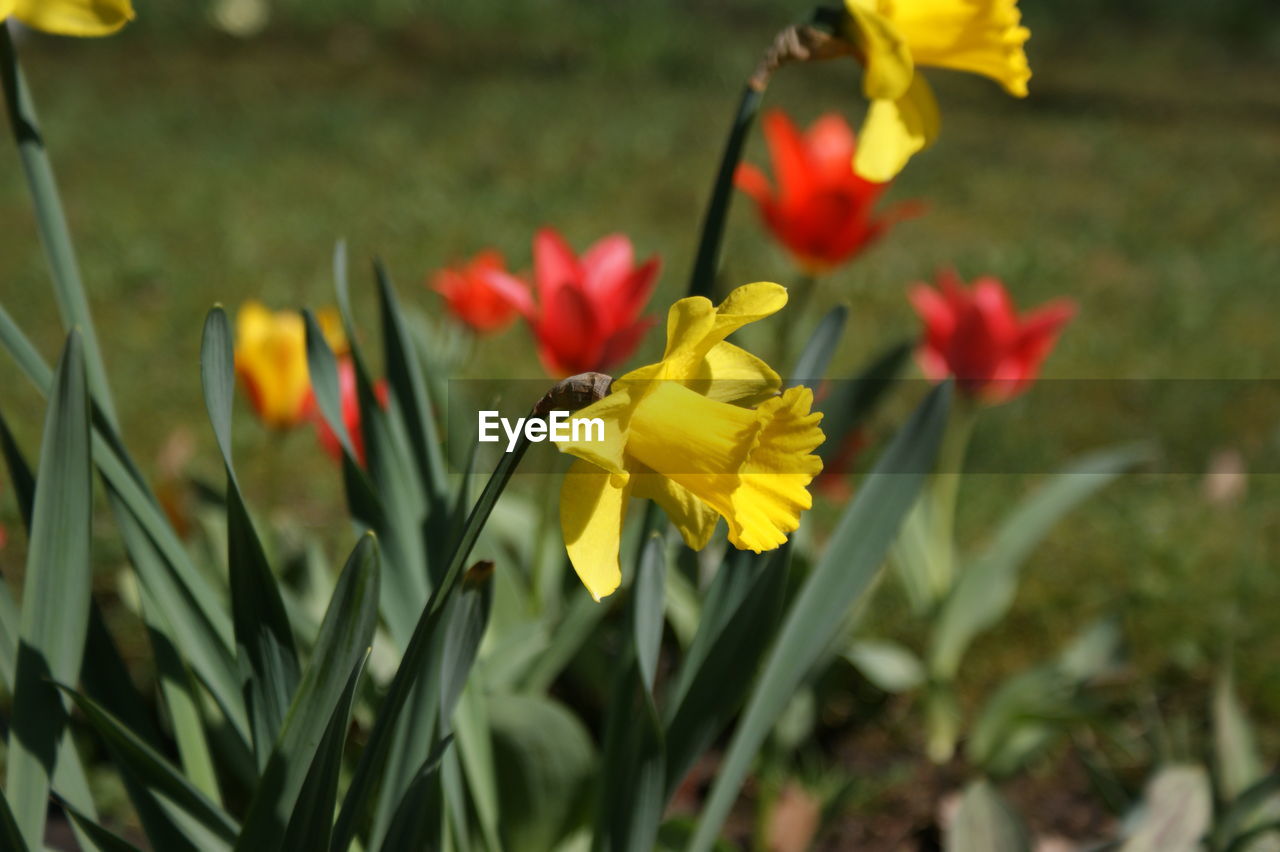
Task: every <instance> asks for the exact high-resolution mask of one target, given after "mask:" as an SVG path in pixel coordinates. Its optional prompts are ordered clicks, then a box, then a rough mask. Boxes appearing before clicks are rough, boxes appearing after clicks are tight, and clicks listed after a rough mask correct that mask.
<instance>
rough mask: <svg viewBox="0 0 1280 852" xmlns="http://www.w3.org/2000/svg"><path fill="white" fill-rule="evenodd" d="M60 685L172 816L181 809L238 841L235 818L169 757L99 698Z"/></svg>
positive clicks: (216, 834)
mask: <svg viewBox="0 0 1280 852" xmlns="http://www.w3.org/2000/svg"><path fill="white" fill-rule="evenodd" d="M60 688H61V689H62V690H63V691H64V692H65V693H66V694H67V695H69V696H70V697H71V699H72V700H73V701H75V703H76V706H77V707H79V708H80V712H82V713H83V714H84V716H85V719H86V720H87V721H88V723H89V725H90V727H92V728H93V729H94V731H96V732H97V734H98V736H100V737H101V738H102V740H103V742H104V743H105V744H106V746H107V749H108V751H110V752H111V754H112V757H113V759H114V760H115V761H116V762H117V763H118V764H119V765H120V767H121V769H122V770H123V771H128V772H130V773H132V774H133V775H134V777H135V778H137V779H138V780H139V781H140V782H141V783H143V784H145V785H146V786H147V788H148V789H149V790H150V791H151V792H152V793H153V794H154V795H155V796H156V797H157V798H158V799H160V800H161V801H162V802H164V803H165V804H166V805H167V807H166V810H167V811H168V812H169V813H170V815H171V816H173V815H176V813H177V812H181V813H183V814H185V815H187V816H188V817H190V818H191V819H192V820H194V822H195V823H196V824H198V825H201V826H203V827H205V828H206V829H207V830H208V831H209V832H210V834H211V836H212V837H214V838H216V839H217V840H219V841H220V842H221V843H223V844H228V845H229V844H231V843H233V842H234V841H235V838H236V835H237V833H238V832H239V826H238V825H237V824H236V822H235V820H233V819H232V818H231V817H230V816H228V815H227V814H226V812H225V811H223V810H222V809H221V808H220V807H218V806H217V805H216V804H215V803H214V802H212V801H211V800H210V799H209V797H208V796H206V795H205V794H204V793H202V792H200V790H199V789H197V788H196V786H195V785H194V784H192V783H191V782H190V781H189V780H187V778H186V776H184V775H183V774H182V773H181V772H180V771H178V769H177V768H175V767H174V766H173V765H172V764H171V763H169V761H168V760H166V759H165V758H164V757H163V756H161V755H160V754H159V753H158V752H156V751H155V750H154V749H153V748H151V746H149V745H147V744H146V743H144V742H143V741H142V740H140V739H139V738H138V737H137V736H136V735H135V734H134V733H133V732H132V731H130V730H129V729H128V728H127V727H125V726H124V724H123V723H121V722H120V720H119V719H117V718H116V717H115V716H112V715H111V714H110V713H108V712H107V711H106V710H105V709H103V708H102V706H101V705H99V704H98V703H97V702H96V701H94V700H93V699H91V698H89V697H88V696H85V695H83V694H81V693H78V692H76V691H75V690H73V689H70V688H69V687H66V686H62V687H60Z"/></svg>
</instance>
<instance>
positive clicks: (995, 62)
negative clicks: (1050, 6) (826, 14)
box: [845, 0, 1031, 182]
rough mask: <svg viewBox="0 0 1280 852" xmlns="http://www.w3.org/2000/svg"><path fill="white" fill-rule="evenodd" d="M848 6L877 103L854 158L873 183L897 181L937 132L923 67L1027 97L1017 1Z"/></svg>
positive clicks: (859, 1)
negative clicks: (976, 77) (987, 81)
mask: <svg viewBox="0 0 1280 852" xmlns="http://www.w3.org/2000/svg"><path fill="white" fill-rule="evenodd" d="M845 9H846V11H847V13H848V14H847V16H846V27H847V30H848V31H847V33H846V35H847V37H848V39H849V40H850V41H852V42H853V44H854V45H855V46H856V48H857V52H858V54H859V55H860V56H861V58H862V60H863V64H864V65H865V66H866V74H865V76H864V78H863V91H864V93H865V94H866V96H867V98H868V99H869V100H870V101H871V107H870V109H869V110H868V111H867V117H866V121H865V122H864V124H863V127H862V132H861V134H859V137H858V151H857V154H856V157H855V159H854V170H855V171H857V172H858V174H860V175H862V176H863V177H865V178H867V179H868V180H874V181H880V182H884V181H888V180H890V179H892V178H893V176H894V175H896V174H897V173H898V172H899V171H901V170H902V167H903V166H904V165H906V162H907V160H909V159H910V158H911V156H912V155H913V154H915V153H916V152H918V151H920V150H923V149H924V148H926V147H928V146H929V145H930V144H932V143H933V140H934V139H935V138H936V137H937V135H938V127H939V118H938V104H937V101H936V100H935V99H934V96H933V90H932V89H931V88H930V87H929V84H928V82H926V81H925V79H924V77H923V76H922V75H921V74H920V73H919V71H918V68H919V66H926V65H932V66H935V67H939V68H950V69H952V70H956V71H968V72H970V73H973V74H982V75H983V76H986V77H990V78H991V79H993V80H995V81H996V82H997V83H999V84H1000V85H1001V86H1003V87H1004V89H1005V91H1007V92H1008V93H1009V94H1011V95H1013V96H1015V97H1019V98H1022V97H1026V95H1027V81H1028V80H1029V79H1031V68H1030V66H1029V65H1028V64H1027V55H1026V53H1025V51H1024V50H1023V44H1024V43H1025V42H1026V41H1027V39H1028V38H1030V36H1031V33H1030V31H1029V30H1028V29H1027V28H1026V27H1024V26H1022V16H1021V14H1020V13H1019V11H1018V0H845Z"/></svg>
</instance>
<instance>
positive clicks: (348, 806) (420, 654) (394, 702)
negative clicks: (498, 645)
mask: <svg viewBox="0 0 1280 852" xmlns="http://www.w3.org/2000/svg"><path fill="white" fill-rule="evenodd" d="M528 448H529V444H528V441H524V440H522V441H520V442H518V443H517V444H516V446H515V448H514V449H513V451H512V452H510V453H507V454H505V455H504V456H503V457H502V460H501V461H500V462H499V463H498V466H497V468H496V469H495V470H494V472H493V475H492V476H490V477H489V481H488V482H487V483H486V484H485V487H484V491H482V492H481V493H480V497H479V498H478V499H477V500H476V505H475V507H474V508H473V509H472V510H471V514H470V515H469V516H468V517H467V521H466V523H465V524H463V526H462V530H461V532H460V533H459V536H458V543H457V545H456V546H455V548H454V551H453V556H452V558H451V559H450V561H449V566H448V569H447V570H446V571H445V574H444V578H443V580H442V581H441V583H440V585H438V586H437V587H436V588H435V590H434V591H433V592H432V593H431V597H430V598H429V599H428V600H427V605H426V606H425V607H423V609H422V615H421V616H420V617H419V619H418V624H417V626H416V627H415V628H414V631H413V635H412V637H410V640H409V644H408V646H407V647H406V648H405V652H404V656H403V657H402V658H401V660H400V666H399V667H398V668H397V669H396V674H395V677H393V678H392V680H391V685H390V687H388V689H387V695H386V697H385V698H384V699H383V702H382V706H381V707H380V708H379V711H378V716H377V719H376V720H375V722H374V726H373V730H372V731H371V732H370V734H369V740H368V743H367V744H366V746H365V749H364V752H363V753H362V754H361V755H360V762H359V763H358V764H357V765H356V771H355V775H354V776H353V777H352V780H351V785H350V786H349V787H348V788H347V795H346V797H345V798H344V799H343V803H342V811H341V813H339V815H338V822H337V825H336V826H335V827H334V833H333V842H332V844H331V848H332V849H334V850H346V849H347V847H348V846H350V844H351V841H352V840H353V839H354V837H355V834H356V830H357V827H358V825H359V824H360V822H361V821H362V820H363V819H364V818H365V815H366V814H367V813H368V808H369V805H370V803H371V802H372V801H373V800H374V798H375V797H376V793H377V784H378V781H379V780H380V778H381V777H382V773H383V770H384V767H385V766H386V764H387V760H388V758H389V756H390V751H391V746H392V743H393V742H394V740H395V738H394V734H395V732H396V730H397V722H398V721H399V717H400V714H401V712H402V711H403V710H404V708H405V706H406V705H407V704H408V703H409V698H410V696H411V694H412V693H413V692H414V685H415V683H416V681H417V680H418V678H419V677H420V676H421V675H422V673H423V672H424V671H426V669H427V667H428V662H429V661H430V658H429V656H428V653H427V652H428V650H429V649H430V648H431V647H432V640H433V637H434V635H435V633H436V630H437V629H438V627H439V625H440V623H441V620H442V615H443V613H444V611H445V605H446V604H447V603H448V602H449V599H450V598H451V597H452V595H453V593H454V591H455V590H456V588H457V586H458V583H459V582H460V581H461V579H462V571H463V567H464V566H465V565H466V563H467V559H468V558H470V555H471V549H472V548H473V547H474V546H475V543H476V539H477V538H479V536H480V531H481V530H482V529H483V528H484V525H485V522H486V521H488V519H489V515H490V513H492V512H493V507H494V505H495V504H496V503H497V502H498V498H499V497H500V496H501V495H502V491H503V489H505V488H506V486H507V483H508V482H509V481H510V479H511V474H512V473H514V472H515V469H516V467H517V466H518V465H519V464H520V459H521V458H523V456H524V453H525V452H526V451H527V450H528Z"/></svg>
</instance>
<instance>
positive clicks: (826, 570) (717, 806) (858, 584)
mask: <svg viewBox="0 0 1280 852" xmlns="http://www.w3.org/2000/svg"><path fill="white" fill-rule="evenodd" d="M950 403H951V384H950V383H944V384H942V385H939V386H938V387H937V388H934V389H933V391H931V392H930V394H929V396H928V397H927V398H926V399H925V401H924V402H923V403H921V404H920V407H919V408H917V409H916V411H915V413H914V414H913V415H912V416H911V419H910V420H909V421H908V422H907V423H906V425H904V426H903V427H902V428H901V429H900V430H899V431H898V434H897V435H896V436H894V439H893V442H892V443H891V444H890V446H889V448H888V449H887V450H886V451H885V453H884V455H883V456H882V457H881V458H880V460H879V462H878V463H877V464H876V466H875V468H874V469H873V470H872V472H871V473H870V474H869V475H868V476H867V478H866V479H865V480H864V481H863V482H862V484H861V486H860V487H859V489H858V494H857V496H856V497H855V498H854V500H853V502H852V503H851V504H850V505H849V507H848V508H847V509H846V510H845V511H844V513H843V515H842V516H841V518H840V522H839V524H838V526H837V527H836V530H835V532H834V533H833V534H832V536H831V539H830V541H829V542H828V544H827V549H826V551H825V552H824V554H823V556H822V558H821V559H820V560H819V561H818V563H817V565H815V566H814V569H813V571H812V573H810V574H809V576H808V578H806V580H805V583H804V585H803V586H802V587H801V589H800V592H799V594H798V595H797V597H796V599H795V601H794V603H793V604H792V605H791V607H790V609H789V610H788V611H787V613H786V616H785V619H784V621H783V625H782V628H781V632H780V634H779V636H778V639H777V641H776V642H775V643H774V645H773V647H772V648H771V649H770V651H769V654H768V656H767V658H766V660H765V664H764V670H763V672H762V673H761V675H760V678H759V680H758V681H757V682H756V684H755V687H754V689H753V690H752V693H751V696H750V698H749V699H748V701H747V706H746V710H745V711H744V712H743V716H742V719H741V721H740V722H739V724H738V728H737V731H736V732H735V733H734V737H733V740H732V741H731V742H730V744H729V748H728V751H727V752H726V754H725V759H724V763H723V764H722V765H721V767H720V773H719V774H718V775H717V776H716V780H715V784H714V785H713V786H712V789H711V794H710V797H709V798H708V800H707V804H706V806H705V808H704V810H703V814H702V819H701V820H700V821H699V823H698V831H697V834H695V835H694V839H693V841H692V842H691V843H690V847H689V848H690V849H691V850H696V852H706V851H707V850H709V849H711V847H712V846H713V844H714V843H715V839H716V835H717V834H719V832H720V826H721V825H723V824H724V819H725V817H726V816H728V814H729V809H730V808H731V807H732V805H733V801H734V799H735V798H736V797H737V794H738V790H739V789H740V788H741V786H742V782H743V781H744V780H745V779H746V777H747V773H748V772H749V771H750V769H751V764H752V761H753V760H754V759H755V755H756V754H757V752H758V751H759V750H760V746H761V745H762V744H763V743H764V740H765V737H766V736H768V733H769V730H770V729H771V728H772V726H773V723H774V722H775V721H776V720H777V719H778V717H779V716H780V715H781V713H782V711H783V710H784V709H786V706H787V703H788V702H789V701H790V699H791V696H792V694H793V693H794V692H795V690H796V688H797V687H798V686H799V685H800V683H801V681H802V680H803V678H804V676H805V674H806V672H807V671H808V670H809V668H810V666H812V665H813V663H814V661H816V660H817V659H818V658H819V657H820V656H821V655H822V654H823V653H824V651H825V650H826V649H827V647H828V646H829V645H830V644H831V642H832V641H833V640H834V639H835V638H836V635H837V634H838V633H839V631H840V629H841V626H842V624H843V623H844V619H845V616H846V615H847V613H848V611H849V608H850V607H851V606H852V605H853V604H854V603H856V602H857V600H858V599H859V598H860V597H861V596H862V594H863V593H864V592H865V591H866V590H867V588H868V587H869V586H870V585H871V583H872V581H873V580H874V579H875V577H876V574H877V573H878V571H879V569H880V567H881V565H882V564H883V563H884V559H885V554H886V553H888V550H889V547H890V545H891V544H892V543H893V540H894V538H895V537H896V536H897V534H898V529H899V528H900V527H901V525H902V520H903V518H905V517H906V514H907V512H908V510H910V508H911V506H912V505H913V504H914V503H915V500H916V497H917V496H918V495H919V493H920V489H921V487H922V486H923V485H924V481H925V475H926V471H928V470H930V469H931V468H932V466H933V463H934V460H935V459H936V457H937V454H938V447H939V445H940V443H941V441H942V434H943V430H944V427H945V425H946V421H947V413H948V409H949V408H950Z"/></svg>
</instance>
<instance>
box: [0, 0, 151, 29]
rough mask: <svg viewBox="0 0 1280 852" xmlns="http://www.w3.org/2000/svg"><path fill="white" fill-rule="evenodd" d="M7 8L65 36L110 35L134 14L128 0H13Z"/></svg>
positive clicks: (29, 22) (26, 21)
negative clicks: (9, 7) (14, 0)
mask: <svg viewBox="0 0 1280 852" xmlns="http://www.w3.org/2000/svg"><path fill="white" fill-rule="evenodd" d="M11 9H12V14H13V16H14V17H16V18H17V19H18V20H19V21H22V23H24V24H26V25H27V26H29V27H31V28H32V29H37V30H41V31H42V32H46V33H53V34H54V35H66V36H104V35H110V34H111V33H113V32H115V31H116V30H118V29H120V28H121V27H123V26H124V25H125V24H127V23H128V22H129V21H131V20H133V17H134V12H133V5H132V4H131V3H130V2H129V0H16V2H14V3H12V5H11ZM0 11H2V10H0ZM3 17H4V16H3V15H0V18H3Z"/></svg>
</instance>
